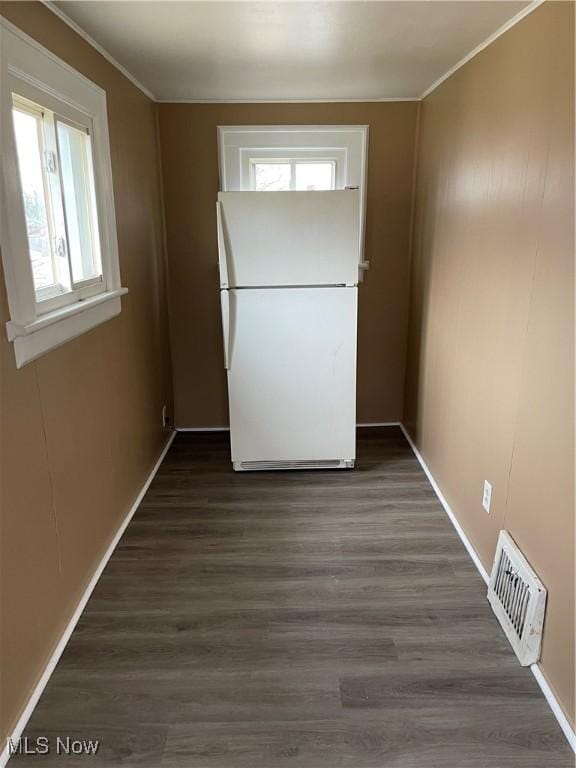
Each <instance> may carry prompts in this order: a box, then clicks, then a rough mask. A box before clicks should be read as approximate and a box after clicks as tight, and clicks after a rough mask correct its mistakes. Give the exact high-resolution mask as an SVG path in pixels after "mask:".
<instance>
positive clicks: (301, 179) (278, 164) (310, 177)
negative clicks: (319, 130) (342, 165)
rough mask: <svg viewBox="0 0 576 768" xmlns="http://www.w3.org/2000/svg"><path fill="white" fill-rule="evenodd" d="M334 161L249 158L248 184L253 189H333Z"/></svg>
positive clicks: (334, 184) (334, 180)
mask: <svg viewBox="0 0 576 768" xmlns="http://www.w3.org/2000/svg"><path fill="white" fill-rule="evenodd" d="M336 162H337V161H336V160H322V159H306V160H303V159H293V158H272V159H263V158H262V159H254V158H253V159H251V161H250V186H251V188H252V189H253V190H255V191H257V192H262V191H268V192H271V191H273V190H279V191H286V190H291V189H296V190H313V189H317V190H321V189H336Z"/></svg>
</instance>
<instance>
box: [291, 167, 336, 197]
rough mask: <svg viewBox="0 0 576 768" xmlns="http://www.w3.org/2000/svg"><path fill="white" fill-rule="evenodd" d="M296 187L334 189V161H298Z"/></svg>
mask: <svg viewBox="0 0 576 768" xmlns="http://www.w3.org/2000/svg"><path fill="white" fill-rule="evenodd" d="M294 187H295V189H309V190H310V189H334V163H332V162H328V163H298V162H297V163H296V174H295V183H294Z"/></svg>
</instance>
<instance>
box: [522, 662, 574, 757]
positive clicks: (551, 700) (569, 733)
mask: <svg viewBox="0 0 576 768" xmlns="http://www.w3.org/2000/svg"><path fill="white" fill-rule="evenodd" d="M530 670H531V672H532V674H533V675H534V677H535V678H536V682H537V683H538V685H539V686H540V690H541V691H542V693H543V694H544V698H545V699H546V701H547V702H548V705H549V707H550V709H551V710H552V712H553V713H554V717H555V718H556V720H558V725H559V726H560V728H562V731H563V733H564V736H566V740H567V741H568V744H570V746H571V747H572V750H573V751H574V752H576V733H574V731H573V730H572V726H571V725H570V721H569V720H568V718H567V717H566V715H565V714H564V710H563V709H562V707H561V706H560V703H559V702H558V699H557V698H556V696H555V694H554V691H553V690H552V688H551V687H550V683H549V682H548V680H546V678H545V677H544V673H543V672H542V668H541V667H540V664H532V666H531V667H530Z"/></svg>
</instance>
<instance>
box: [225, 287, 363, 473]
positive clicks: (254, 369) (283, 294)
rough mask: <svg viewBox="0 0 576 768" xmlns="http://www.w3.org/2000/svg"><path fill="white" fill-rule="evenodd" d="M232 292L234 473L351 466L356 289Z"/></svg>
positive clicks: (230, 370) (230, 375)
mask: <svg viewBox="0 0 576 768" xmlns="http://www.w3.org/2000/svg"><path fill="white" fill-rule="evenodd" d="M228 293H229V323H228V326H229V331H228V333H229V339H228V355H227V363H228V392H229V402H230V431H231V446H232V461H233V464H234V469H236V470H251V469H252V470H254V469H297V468H312V467H334V468H337V467H351V466H353V464H354V459H355V455H356V454H355V450H356V449H355V446H356V434H355V433H356V324H357V297H358V289H357V288H356V287H352V288H344V287H342V288H339V287H334V288H331V287H326V288H269V289H266V288H262V289H257V288H255V289H240V290H230V291H229V292H228Z"/></svg>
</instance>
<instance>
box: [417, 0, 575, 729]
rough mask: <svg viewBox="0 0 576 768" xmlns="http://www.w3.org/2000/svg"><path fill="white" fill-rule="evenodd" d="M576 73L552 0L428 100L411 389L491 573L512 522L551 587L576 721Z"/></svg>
mask: <svg viewBox="0 0 576 768" xmlns="http://www.w3.org/2000/svg"><path fill="white" fill-rule="evenodd" d="M573 72H574V7H573V5H572V4H571V3H553V2H546V3H545V4H544V5H543V6H541V7H540V8H539V9H537V10H536V11H535V12H534V13H532V14H531V15H530V16H528V17H527V18H526V19H524V20H523V21H522V22H521V23H519V24H518V25H517V26H515V27H514V28H513V29H512V30H510V31H509V32H507V33H506V34H505V35H504V36H503V37H501V38H500V39H499V40H497V41H496V42H495V43H494V44H493V45H491V46H490V47H489V48H487V49H486V50H485V51H484V52H482V53H481V54H480V55H478V56H477V57H476V58H474V59H473V60H472V61H470V62H469V63H468V64H466V65H465V66H464V67H463V68H462V69H461V70H459V71H458V72H457V73H456V74H455V75H453V76H452V77H451V78H449V79H448V80H447V81H446V82H445V83H444V84H443V85H442V86H440V88H438V89H437V90H436V91H435V92H433V93H432V94H431V95H430V96H429V97H428V98H426V99H425V101H424V103H423V105H422V112H421V123H420V138H419V160H418V184H417V196H416V219H415V235H414V270H413V279H412V296H411V322H410V335H409V352H408V367H407V388H406V421H407V423H408V425H409V427H410V430H411V432H412V434H413V435H415V436H416V442H417V445H418V447H419V449H420V450H421V452H422V453H423V455H424V457H425V459H426V461H427V463H428V464H429V466H430V469H431V471H432V473H433V475H434V477H435V478H436V479H437V481H438V484H439V485H440V487H441V489H442V491H443V492H444V495H445V496H446V498H447V499H448V502H449V503H450V505H451V506H452V508H453V510H454V511H455V513H456V515H457V517H458V518H459V520H460V523H461V524H462V526H463V528H464V530H465V531H466V533H467V535H468V536H469V538H470V539H471V541H472V544H473V545H474V547H475V548H476V550H477V551H478V553H479V555H480V557H481V559H482V561H483V563H484V565H485V566H486V568H488V569H490V567H491V563H492V558H493V555H494V549H495V545H496V539H497V536H498V531H499V530H500V529H501V528H507V529H508V530H509V531H510V533H511V534H512V536H513V537H514V538H515V540H516V541H517V543H518V544H519V545H520V547H521V548H522V549H523V551H524V552H525V554H526V556H527V557H528V559H529V560H530V562H531V563H532V565H533V566H534V568H535V569H536V571H537V572H538V573H539V575H540V577H541V579H542V580H543V581H544V583H545V584H546V585H547V587H548V589H549V591H550V598H549V605H548V614H547V619H546V626H545V635H544V646H543V655H542V667H543V670H544V673H545V675H546V677H547V679H548V680H549V682H550V683H551V685H552V687H553V689H554V690H555V691H556V693H557V694H558V696H559V698H560V701H561V702H562V704H563V706H564V709H565V711H566V713H567V715H568V716H569V717H570V718H571V719H572V720H573V719H574V486H573V477H574V476H573V471H574V442H573V434H574V378H573V365H574V357H573V340H574V339H573V333H574V309H573V299H574V237H573V232H574V229H573V228H574V218H573V217H574V197H573V191H574V187H573V184H574V177H573V168H574V146H573V140H574V117H573V113H574V95H573V87H574V80H573ZM485 478H486V479H488V480H490V481H491V482H492V483H493V486H494V490H493V496H492V509H491V513H490V515H489V516H488V515H487V514H486V512H485V511H484V510H483V508H482V506H481V498H482V488H483V483H484V479H485Z"/></svg>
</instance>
